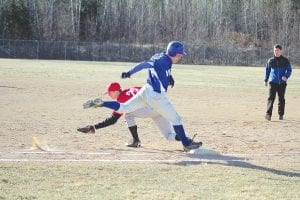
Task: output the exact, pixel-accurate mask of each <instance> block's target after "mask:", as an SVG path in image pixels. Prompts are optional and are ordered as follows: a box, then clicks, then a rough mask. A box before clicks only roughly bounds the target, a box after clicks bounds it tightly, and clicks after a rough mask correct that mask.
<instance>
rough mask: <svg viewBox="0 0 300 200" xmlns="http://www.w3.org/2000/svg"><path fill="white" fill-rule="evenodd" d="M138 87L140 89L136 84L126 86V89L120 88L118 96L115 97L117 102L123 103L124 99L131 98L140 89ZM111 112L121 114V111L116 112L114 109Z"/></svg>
mask: <svg viewBox="0 0 300 200" xmlns="http://www.w3.org/2000/svg"><path fill="white" fill-rule="evenodd" d="M140 89H141V87H139V86H136V87H131V88H126V89H124V90H122V92H121V93H120V95H119V97H118V98H117V101H118V102H119V103H125V102H126V101H128V100H129V99H131V98H132V97H133V96H134V95H136V94H137V93H138V92H139V91H140ZM113 114H119V115H122V113H118V112H116V111H114V112H113Z"/></svg>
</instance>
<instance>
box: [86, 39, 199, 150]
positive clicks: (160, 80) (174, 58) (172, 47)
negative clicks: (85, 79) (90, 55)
mask: <svg viewBox="0 0 300 200" xmlns="http://www.w3.org/2000/svg"><path fill="white" fill-rule="evenodd" d="M185 54H186V53H185V51H184V45H183V43H182V42H179V41H171V42H170V43H169V44H168V46H167V51H166V52H163V53H158V54H155V55H154V56H152V57H151V58H150V60H147V61H144V62H141V63H139V64H137V65H135V66H134V67H132V68H131V69H130V70H129V71H128V72H123V73H122V74H121V78H123V79H125V78H130V77H131V76H132V75H133V74H135V73H137V72H139V71H141V70H142V69H148V78H147V84H146V85H144V86H143V87H142V88H141V90H140V91H139V92H138V93H137V94H136V95H135V96H134V97H133V98H132V99H130V101H128V102H126V103H119V102H117V101H103V100H102V99H99V98H98V99H94V100H89V101H87V102H86V103H84V104H83V107H84V108H89V107H106V108H110V109H113V110H115V111H117V112H122V113H129V112H133V111H135V110H137V109H139V108H142V107H144V106H145V105H147V106H149V107H150V108H152V109H153V110H155V111H156V112H157V113H159V114H160V115H162V116H163V117H164V118H166V119H167V120H168V121H170V122H171V123H172V125H173V128H174V131H175V132H176V134H177V135H178V137H179V139H180V140H181V142H182V145H183V148H184V150H185V151H188V150H192V149H198V148H199V147H200V146H202V142H196V141H193V139H190V138H189V137H187V136H186V133H185V131H184V127H183V124H182V120H181V117H180V116H179V114H178V113H177V112H176V110H175V109H174V107H173V105H172V104H171V103H170V101H169V100H168V98H167V96H166V93H167V90H168V86H170V85H171V86H174V79H173V77H172V75H171V68H172V64H176V63H177V62H179V61H180V60H181V59H182V56H183V55H185Z"/></svg>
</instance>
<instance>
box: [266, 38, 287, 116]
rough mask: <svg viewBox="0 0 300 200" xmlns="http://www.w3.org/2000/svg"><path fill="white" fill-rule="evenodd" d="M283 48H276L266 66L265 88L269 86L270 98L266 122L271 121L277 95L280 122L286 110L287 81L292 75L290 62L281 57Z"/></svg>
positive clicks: (278, 45) (276, 46) (277, 46)
mask: <svg viewBox="0 0 300 200" xmlns="http://www.w3.org/2000/svg"><path fill="white" fill-rule="evenodd" d="M281 51H282V46H281V45H280V44H276V45H275V46H274V56H273V57H272V58H270V59H269V60H268V62H267V64H266V76H265V86H268V84H269V97H268V105H267V113H266V116H265V118H266V120H268V121H271V117H272V110H273V104H274V101H275V97H276V93H277V95H278V115H279V120H283V115H284V108H285V97H284V96H285V89H286V86H287V83H286V82H287V80H288V78H289V77H290V76H291V74H292V66H291V64H290V61H289V60H288V59H287V58H286V57H284V56H282V55H281V53H282V52H281Z"/></svg>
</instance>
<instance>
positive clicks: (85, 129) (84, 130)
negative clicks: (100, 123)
mask: <svg viewBox="0 0 300 200" xmlns="http://www.w3.org/2000/svg"><path fill="white" fill-rule="evenodd" d="M77 131H79V132H82V133H95V131H96V129H95V126H92V125H88V126H85V127H82V128H78V129H77Z"/></svg>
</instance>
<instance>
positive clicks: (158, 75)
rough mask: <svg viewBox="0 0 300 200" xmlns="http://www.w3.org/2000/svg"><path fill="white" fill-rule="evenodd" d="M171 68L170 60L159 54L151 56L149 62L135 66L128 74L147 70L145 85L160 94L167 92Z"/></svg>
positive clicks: (165, 55) (163, 54) (166, 56)
mask: <svg viewBox="0 0 300 200" xmlns="http://www.w3.org/2000/svg"><path fill="white" fill-rule="evenodd" d="M171 68H172V60H171V58H169V56H168V55H167V54H165V53H159V54H155V55H154V56H152V57H151V58H150V60H147V61H144V62H141V63H139V64H137V65H135V66H134V67H132V68H131V69H130V70H129V71H128V73H129V74H130V75H132V74H135V73H136V72H138V71H141V70H142V69H148V77H147V83H148V84H149V85H151V86H152V88H153V90H154V91H156V92H158V93H161V92H166V91H167V90H168V86H169V81H170V75H171Z"/></svg>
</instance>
